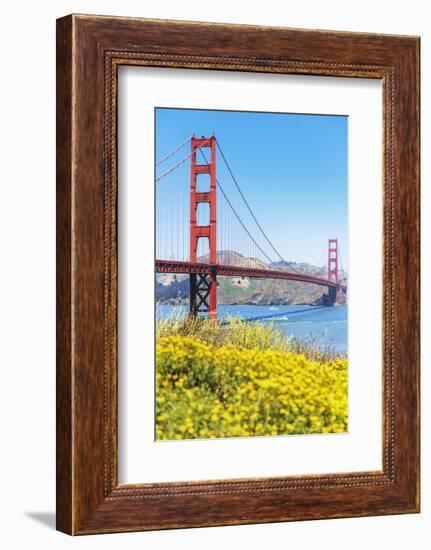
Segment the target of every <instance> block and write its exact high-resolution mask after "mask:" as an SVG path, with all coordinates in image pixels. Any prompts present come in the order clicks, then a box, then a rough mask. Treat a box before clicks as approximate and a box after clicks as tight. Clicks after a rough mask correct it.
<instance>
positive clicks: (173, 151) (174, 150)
mask: <svg viewBox="0 0 431 550" xmlns="http://www.w3.org/2000/svg"><path fill="white" fill-rule="evenodd" d="M190 138H191V136H190V137H188V138H187V139H186V140H185V141H183V142H182V143H180V145H178V147H176V148H175V149H173V150H172V151H171V152H170V153H168V154H167V155H166V156H165V157H163V158H162V159H160V160H159V161H157V162H156V166H158V165H159V164H162V162H165V160H168V159H169V158H171V157H172V155H175V153H176V152H177V151H179V150H180V149H182V148H183V147H184V145H186V143H188V142H189V141H190Z"/></svg>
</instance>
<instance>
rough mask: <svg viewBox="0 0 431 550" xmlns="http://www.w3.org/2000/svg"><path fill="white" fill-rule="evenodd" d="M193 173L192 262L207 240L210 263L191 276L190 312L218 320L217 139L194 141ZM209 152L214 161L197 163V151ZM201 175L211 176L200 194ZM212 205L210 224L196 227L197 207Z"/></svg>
mask: <svg viewBox="0 0 431 550" xmlns="http://www.w3.org/2000/svg"><path fill="white" fill-rule="evenodd" d="M191 148H192V156H191V170H190V262H192V263H196V261H197V258H196V253H197V248H198V241H199V239H201V238H206V239H208V242H209V254H210V264H212V265H214V268H213V269H211V267H209V269H208V271H207V272H204V273H190V313H191V315H194V316H196V315H198V314H199V313H201V314H203V315H205V316H206V315H208V318H209V319H217V275H216V267H215V266H216V264H217V179H216V138H215V136H214V134H213V135H212V136H211V137H209V138H205V137H201V138H195V136H194V135H193V137H192V138H191ZM204 148H205V149H206V148H208V149H210V150H211V158H210V160H209V162H207V163H206V164H197V162H196V151H197V150H198V149H204ZM200 174H209V175H210V189H209V191H205V192H202V191H197V179H198V176H199V175H200ZM200 203H206V204H208V205H209V210H210V219H209V225H197V224H196V217H197V216H196V214H197V208H198V204H200Z"/></svg>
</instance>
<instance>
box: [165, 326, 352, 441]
mask: <svg viewBox="0 0 431 550" xmlns="http://www.w3.org/2000/svg"><path fill="white" fill-rule="evenodd" d="M201 323H202V322H201V321H199V320H191V321H190V322H186V323H184V322H180V321H178V324H177V325H176V329H177V330H175V331H172V324H171V326H170V332H171V334H169V331H167V330H166V328H167V325H166V324H165V325H164V326H162V327H158V332H157V334H158V336H157V345H156V435H157V439H192V438H214V437H235V436H236V437H238V436H259V435H287V434H311V433H335V432H345V431H346V430H347V360H346V359H344V358H329V359H327V360H326V361H323V359H322V358H320V359H319V360H312V359H310V358H308V357H306V356H305V355H304V354H300V353H294V352H292V351H290V349H289V345H288V341H286V340H285V339H281V337H280V335H279V333H277V332H274V331H268V330H267V329H268V327H267V326H264V325H262V324H260V323H258V324H255V325H249V324H247V327H250V326H252V328H251V329H250V328H247V329H246V330H245V329H244V327H243V326H241V323H239V322H238V323H237V322H235V321H234V322H231V323H230V324H229V326H228V327H226V326H224V327H223V326H220V324H219V323H211V322H206V323H205V322H204V323H205V324H204V325H201ZM243 325H244V323H243ZM257 325H259V326H257ZM198 327H199V330H198ZM201 328H203V329H204V330H200V329H201ZM227 328H229V330H227ZM172 332H173V333H174V334H172ZM202 333H203V336H202V337H201V334H202ZM197 335H199V337H198V336H197Z"/></svg>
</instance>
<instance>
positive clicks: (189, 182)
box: [155, 134, 347, 319]
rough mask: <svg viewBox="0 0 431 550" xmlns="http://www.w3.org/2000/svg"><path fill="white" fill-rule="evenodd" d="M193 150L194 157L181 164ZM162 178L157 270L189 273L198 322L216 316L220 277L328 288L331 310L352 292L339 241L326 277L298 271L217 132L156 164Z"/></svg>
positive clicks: (332, 243) (333, 242) (332, 242)
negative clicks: (344, 277)
mask: <svg viewBox="0 0 431 550" xmlns="http://www.w3.org/2000/svg"><path fill="white" fill-rule="evenodd" d="M187 146H190V150H189V152H186V154H185V155H184V156H181V157H180V159H179V160H177V157H178V156H179V155H181V154H182V153H184V150H185V148H186V147H187ZM218 154H219V155H220V157H221V160H222V161H223V163H224V169H225V170H227V172H226V175H227V177H229V178H230V179H231V181H232V182H233V189H234V190H235V192H236V194H237V197H238V200H239V203H240V207H238V205H234V201H233V199H232V198H231V197H230V196H228V192H227V188H226V186H225V183H224V182H223V183H222V182H221V180H220V177H219V175H218V167H217V156H218ZM168 161H169V162H168ZM166 166H169V167H168V168H165V167H166ZM162 169H163V170H162ZM157 172H158V174H157ZM156 174H157V175H156V197H157V198H156V261H155V270H156V273H171V274H187V275H189V277H190V285H189V288H190V290H189V294H190V296H189V298H190V299H189V302H190V313H191V314H192V315H193V316H197V315H199V316H204V317H208V318H209V319H216V318H217V278H218V277H220V276H227V277H241V278H252V279H280V280H287V281H299V282H303V283H310V284H314V285H320V286H324V287H326V288H327V289H328V294H327V296H326V303H327V304H328V305H336V304H338V303H339V299H340V293H341V292H346V291H347V285H346V284H345V283H344V282H343V281H341V280H340V270H339V259H340V256H339V250H338V239H337V238H333V239H329V240H328V249H327V277H326V278H325V277H319V276H316V275H313V274H311V273H304V272H301V271H298V270H297V269H294V268H293V267H292V266H291V265H290V264H289V262H287V261H286V260H285V259H284V258H283V257H282V255H281V254H280V253H279V251H278V250H277V249H276V247H275V246H274V244H273V242H272V241H271V240H270V239H269V237H268V235H267V233H266V232H265V231H264V230H263V228H262V226H261V224H260V223H259V221H258V219H257V217H256V215H255V213H254V211H253V210H252V208H251V206H250V204H249V202H248V201H247V199H246V196H245V195H244V193H243V191H242V189H241V187H240V186H239V183H238V181H237V179H236V177H235V175H234V173H233V171H232V169H231V167H230V165H229V163H228V161H227V159H226V156H225V155H224V153H223V151H222V149H221V146H220V144H219V142H218V141H217V139H216V137H215V135H214V134H213V135H212V136H210V137H200V138H197V137H195V136H194V135H193V136H191V137H190V138H188V139H187V140H185V141H184V142H182V143H181V144H179V145H178V146H177V147H175V148H174V149H173V150H172V151H170V152H169V153H168V154H167V155H165V156H164V157H163V158H161V159H160V160H158V161H157V162H156ZM169 180H171V182H170V183H169ZM172 180H173V181H172ZM239 250H241V251H242V253H239V252H238V251H239Z"/></svg>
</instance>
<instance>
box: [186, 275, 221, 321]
mask: <svg viewBox="0 0 431 550" xmlns="http://www.w3.org/2000/svg"><path fill="white" fill-rule="evenodd" d="M190 314H191V315H192V316H193V317H196V316H197V315H203V316H207V317H208V319H217V275H216V272H215V270H212V271H211V273H190Z"/></svg>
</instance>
